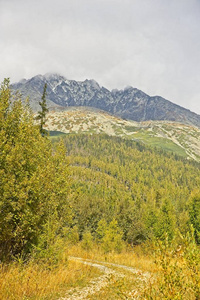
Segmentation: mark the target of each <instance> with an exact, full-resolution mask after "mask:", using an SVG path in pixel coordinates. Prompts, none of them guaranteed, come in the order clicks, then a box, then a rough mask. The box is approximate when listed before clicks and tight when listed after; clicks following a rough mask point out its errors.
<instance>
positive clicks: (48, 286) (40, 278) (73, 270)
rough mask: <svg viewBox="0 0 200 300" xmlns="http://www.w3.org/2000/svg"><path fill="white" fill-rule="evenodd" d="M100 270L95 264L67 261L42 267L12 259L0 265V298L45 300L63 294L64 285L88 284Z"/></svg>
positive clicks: (7, 299)
mask: <svg viewBox="0 0 200 300" xmlns="http://www.w3.org/2000/svg"><path fill="white" fill-rule="evenodd" d="M100 274H101V273H100V271H99V270H97V269H96V268H92V267H90V266H86V265H83V264H81V263H79V262H72V261H69V263H68V266H63V265H60V266H58V267H57V268H56V269H54V270H48V269H44V268H43V267H42V266H41V265H37V264H36V263H29V264H26V265H21V264H19V263H18V264H17V263H12V264H10V265H9V266H5V265H1V266H0V299H1V300H22V299H23V300H25V299H31V300H36V299H37V300H44V299H56V298H59V296H63V295H65V293H66V291H67V289H69V288H71V287H75V286H84V285H87V283H88V281H90V280H91V278H94V277H96V276H99V275H100Z"/></svg>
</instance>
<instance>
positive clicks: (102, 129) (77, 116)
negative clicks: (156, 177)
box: [46, 107, 200, 161]
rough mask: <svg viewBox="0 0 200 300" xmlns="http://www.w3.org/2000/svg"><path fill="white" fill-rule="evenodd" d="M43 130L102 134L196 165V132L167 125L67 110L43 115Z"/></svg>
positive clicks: (199, 156)
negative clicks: (160, 151) (135, 142)
mask: <svg viewBox="0 0 200 300" xmlns="http://www.w3.org/2000/svg"><path fill="white" fill-rule="evenodd" d="M46 129H47V130H49V131H59V132H63V133H91V134H93V133H106V134H108V135H111V136H121V137H123V138H126V139H131V140H139V141H142V142H144V143H146V144H149V145H152V146H157V147H160V148H162V149H164V150H168V151H172V152H174V153H177V154H178V155H181V156H184V157H188V158H192V159H195V160H197V161H200V130H199V129H198V128H197V127H193V126H190V125H184V124H181V123H175V122H169V121H145V122H135V121H127V120H123V119H120V118H119V117H115V116H113V115H110V114H108V113H106V112H104V111H100V110H97V109H93V108H89V107H87V108H86V107H68V108H65V109H62V110H57V111H56V110H55V111H50V112H49V113H48V114H47V122H46Z"/></svg>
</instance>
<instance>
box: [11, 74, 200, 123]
mask: <svg viewBox="0 0 200 300" xmlns="http://www.w3.org/2000/svg"><path fill="white" fill-rule="evenodd" d="M44 83H47V85H48V88H47V102H48V106H49V107H55V106H57V107H59V106H61V107H66V106H89V107H95V108H98V109H102V110H105V111H107V112H109V113H112V114H114V115H116V116H120V117H121V118H125V119H129V120H134V121H138V122H141V121H147V120H169V121H176V122H182V123H185V124H192V125H195V126H197V127H200V116H199V115H198V114H196V113H193V112H191V111H190V110H188V109H185V108H183V107H181V106H179V105H176V104H174V103H172V102H170V101H168V100H166V99H164V98H162V97H159V96H155V97H150V96H149V95H147V94H145V93H144V92H142V91H140V90H138V89H136V88H133V87H127V88H125V89H124V90H117V89H116V90H112V91H109V90H108V89H106V88H105V87H101V86H100V85H99V84H98V83H97V82H96V81H94V80H88V79H86V80H85V81H75V80H67V79H66V78H65V77H63V76H60V75H58V74H46V75H44V76H42V75H37V76H35V77H33V78H31V79H29V80H25V79H23V80H22V81H20V82H18V83H15V84H13V85H12V89H13V90H14V91H15V90H19V91H20V92H21V93H22V95H23V97H24V98H25V97H27V96H29V98H30V105H31V107H32V108H33V109H34V110H38V109H39V105H38V102H39V100H40V99H41V95H42V91H43V87H44Z"/></svg>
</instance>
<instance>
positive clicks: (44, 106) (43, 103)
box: [36, 83, 49, 136]
mask: <svg viewBox="0 0 200 300" xmlns="http://www.w3.org/2000/svg"><path fill="white" fill-rule="evenodd" d="M46 95H47V84H46V83H45V85H44V89H43V94H42V98H41V100H42V101H40V102H39V105H40V106H41V111H39V112H38V115H37V117H36V120H40V125H39V126H40V133H41V135H42V136H45V135H46V134H47V131H46V130H45V129H44V125H45V122H46V114H47V113H48V111H49V110H48V108H47V102H46Z"/></svg>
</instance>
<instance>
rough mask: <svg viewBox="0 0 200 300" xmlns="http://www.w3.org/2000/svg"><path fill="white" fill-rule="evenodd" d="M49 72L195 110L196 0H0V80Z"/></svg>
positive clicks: (198, 81) (199, 15) (199, 7)
mask: <svg viewBox="0 0 200 300" xmlns="http://www.w3.org/2000/svg"><path fill="white" fill-rule="evenodd" d="M49 72H51V73H54V72H56V73H59V74H60V75H63V76H65V77H66V78H67V79H74V80H85V79H86V78H87V79H95V80H96V81H97V82H98V83H99V84H100V85H102V86H105V87H106V88H108V89H114V88H118V89H122V88H124V87H126V86H133V87H136V88H138V89H141V90H142V91H144V92H146V93H147V94H149V95H151V96H154V95H160V96H162V97H164V98H166V99H168V100H170V101H172V102H174V103H177V104H179V105H181V106H183V107H186V108H188V109H190V110H192V111H195V112H197V113H199V114H200V0H0V81H2V80H3V78H5V77H10V79H11V82H16V81H18V80H20V79H22V78H26V79H28V78H31V77H32V76H35V75H37V74H45V73H49Z"/></svg>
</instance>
